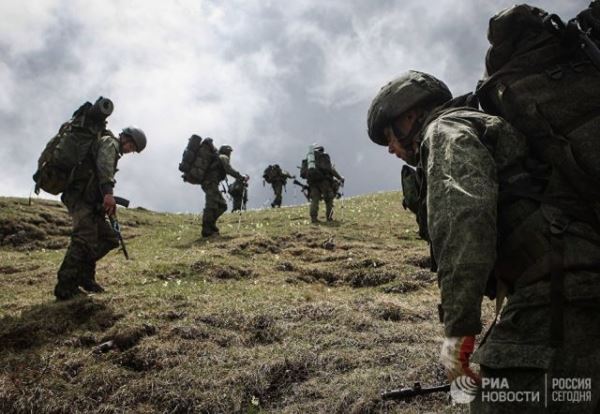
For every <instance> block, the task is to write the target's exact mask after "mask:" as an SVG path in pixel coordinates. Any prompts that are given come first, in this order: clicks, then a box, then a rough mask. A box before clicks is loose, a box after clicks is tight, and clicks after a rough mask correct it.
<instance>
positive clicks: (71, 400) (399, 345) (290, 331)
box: [0, 193, 466, 413]
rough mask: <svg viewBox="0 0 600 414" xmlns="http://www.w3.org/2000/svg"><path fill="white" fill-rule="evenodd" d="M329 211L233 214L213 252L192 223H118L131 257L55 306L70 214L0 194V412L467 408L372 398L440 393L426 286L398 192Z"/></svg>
mask: <svg viewBox="0 0 600 414" xmlns="http://www.w3.org/2000/svg"><path fill="white" fill-rule="evenodd" d="M342 206H343V207H342ZM336 207H337V211H336V216H337V219H338V221H336V222H334V223H331V224H320V225H311V224H309V222H308V220H307V218H308V207H307V206H306V205H304V206H298V207H289V208H282V209H278V210H262V211H248V212H244V213H243V214H242V215H241V216H240V215H238V214H226V215H224V216H223V218H222V220H221V221H220V222H219V223H220V224H219V226H220V228H221V233H222V236H220V237H217V238H214V239H210V240H202V239H199V234H200V220H199V218H198V216H195V215H185V214H181V215H176V214H164V213H154V212H150V211H146V210H143V209H136V210H124V209H120V210H119V217H120V220H121V224H122V232H123V234H124V236H125V238H126V243H127V247H128V250H129V253H130V255H131V257H132V260H130V261H126V260H125V259H124V257H123V256H122V254H121V252H120V251H114V252H112V253H111V254H109V255H108V256H107V257H106V258H105V259H104V260H102V261H101V262H99V265H98V276H97V279H98V281H99V282H100V283H101V284H102V285H103V286H104V287H105V288H106V289H107V292H106V293H104V294H100V295H93V296H89V297H87V298H84V299H78V300H74V301H69V302H66V303H56V302H54V297H53V296H52V288H53V286H54V284H55V281H56V270H57V268H58V266H59V265H60V262H61V260H62V256H63V254H64V247H65V246H66V243H67V242H68V232H69V221H68V215H67V214H66V212H65V211H64V207H62V206H61V205H60V204H57V203H53V202H49V201H40V200H36V201H34V203H33V205H32V206H29V205H27V201H26V200H22V199H10V198H1V199H0V243H1V247H0V262H1V263H2V264H1V265H0V347H1V348H0V349H1V351H0V366H1V367H2V370H1V372H0V411H1V412H29V411H32V412H36V413H44V412H98V413H100V412H101V413H112V412H140V413H150V412H173V413H179V412H181V413H183V412H206V413H217V412H223V413H230V412H254V413H257V412H273V413H275V412H277V413H280V412H283V413H305V412H328V413H329V412H338V413H347V412H356V413H359V412H360V413H362V412H381V411H385V412H403V413H404V412H406V413H417V412H426V411H435V412H440V411H446V412H461V410H462V409H464V408H466V407H454V408H453V407H450V406H449V405H448V403H447V396H445V395H443V394H442V395H432V396H427V397H422V398H417V399H415V400H413V401H412V402H410V403H404V402H402V403H398V402H383V401H381V400H380V398H379V393H380V392H381V391H382V390H384V389H389V388H396V387H399V386H400V385H402V384H404V385H412V383H413V382H415V381H422V382H423V384H424V385H435V384H440V383H442V382H444V381H445V378H444V372H443V370H442V369H441V367H440V366H439V364H437V362H436V361H437V357H438V349H439V346H440V343H441V335H442V329H441V326H440V324H439V323H438V321H437V310H436V306H437V303H438V301H439V299H438V296H439V294H438V290H437V286H436V278H435V274H433V273H431V272H429V270H428V266H429V259H428V254H427V252H428V248H427V246H426V244H425V243H424V242H422V241H420V240H419V239H418V236H417V229H416V225H415V223H414V220H413V218H412V217H411V216H410V214H408V213H407V212H405V211H404V210H402V208H401V206H400V194H399V193H383V194H374V195H369V196H363V197H356V198H351V199H346V200H344V202H343V203H342V202H340V200H337V204H336ZM321 213H322V212H321Z"/></svg>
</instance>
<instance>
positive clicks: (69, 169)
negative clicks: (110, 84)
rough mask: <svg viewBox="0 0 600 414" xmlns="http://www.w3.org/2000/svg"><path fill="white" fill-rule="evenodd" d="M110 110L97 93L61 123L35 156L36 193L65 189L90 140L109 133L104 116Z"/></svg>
mask: <svg viewBox="0 0 600 414" xmlns="http://www.w3.org/2000/svg"><path fill="white" fill-rule="evenodd" d="M112 111H113V103H112V101H111V100H110V99H107V98H103V97H102V96H101V97H99V98H98V99H97V100H96V102H95V103H94V104H93V105H92V103H90V102H86V103H84V104H83V105H81V106H80V107H79V109H77V110H76V111H75V112H74V113H73V116H72V117H71V119H70V120H69V121H67V122H65V123H64V124H62V125H61V127H60V129H59V130H58V133H57V134H56V135H55V136H54V137H52V138H51V139H50V141H49V142H48V144H46V147H45V148H44V150H43V151H42V155H40V158H39V159H38V169H37V171H36V172H35V174H34V175H33V181H35V193H36V194H39V192H40V189H41V190H44V191H45V192H47V193H50V194H54V195H57V194H60V193H62V192H64V191H65V190H66V188H67V187H68V186H69V183H70V182H71V180H72V178H73V175H74V172H75V170H76V168H77V166H79V165H81V163H83V162H84V161H85V159H86V158H87V156H88V154H89V152H90V149H91V148H92V145H93V144H94V142H96V141H98V140H99V139H100V138H101V137H102V136H103V135H106V134H111V132H110V131H108V130H106V118H107V117H108V116H109V115H110V114H111V113H112ZM111 135H112V134H111Z"/></svg>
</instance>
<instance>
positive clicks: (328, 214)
mask: <svg viewBox="0 0 600 414" xmlns="http://www.w3.org/2000/svg"><path fill="white" fill-rule="evenodd" d="M325 214H326V217H327V221H333V208H327V210H326V212H325Z"/></svg>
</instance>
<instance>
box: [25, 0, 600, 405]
mask: <svg viewBox="0 0 600 414" xmlns="http://www.w3.org/2000/svg"><path fill="white" fill-rule="evenodd" d="M548 22H550V23H552V24H551V25H548V24H547V23H548ZM561 23H562V22H561ZM575 23H576V24H575V26H572V25H571V26H570V27H571V31H573V30H575V32H574V33H575V34H576V35H577V36H572V33H569V32H566V31H565V32H558V33H555V32H556V31H557V30H559V29H560V28H561V27H563V28H564V24H563V25H562V26H561V25H560V24H558V23H557V20H556V17H555V16H553V15H548V14H547V13H545V12H543V11H542V10H540V9H537V8H532V7H529V6H526V5H521V6H515V7H513V8H511V9H509V10H506V11H504V12H502V13H500V14H498V15H497V16H495V17H494V18H493V19H492V20H491V23H490V33H489V34H490V41H491V42H492V46H491V48H490V50H489V51H488V55H487V58H486V67H487V76H486V78H485V79H484V80H483V82H481V83H479V84H478V86H477V90H476V95H473V94H467V95H463V96H458V97H453V95H452V93H451V92H450V90H449V88H448V87H447V86H446V84H445V83H444V82H442V81H441V80H439V79H437V78H436V77H434V76H432V75H430V74H427V73H423V72H417V71H409V72H406V73H404V74H403V75H401V76H399V77H398V78H396V79H394V80H393V81H391V82H389V83H388V84H386V85H384V86H383V87H382V88H381V90H380V91H379V93H378V94H377V95H376V96H375V98H374V99H373V102H372V104H371V107H370V109H369V112H368V120H367V122H368V135H369V137H370V139H371V140H372V141H373V142H374V143H376V144H378V145H382V146H386V147H387V149H388V151H389V152H390V153H391V154H394V155H396V156H397V157H399V158H401V159H402V160H404V161H405V162H406V163H407V164H408V165H410V166H413V167H415V169H412V168H410V167H408V166H405V168H404V169H403V173H402V177H403V190H404V197H405V201H404V205H405V206H406V207H407V208H409V209H410V210H411V211H413V212H414V213H415V214H416V216H417V221H418V224H419V233H420V235H421V236H422V237H423V238H424V239H425V240H426V241H427V242H428V243H429V245H430V247H431V258H432V260H431V262H432V270H434V271H437V275H438V283H439V286H440V291H441V304H440V306H439V314H440V320H441V322H442V323H443V325H444V340H443V343H442V346H441V350H440V362H441V363H442V364H443V365H444V367H445V368H446V372H447V374H448V378H449V380H450V381H459V380H460V379H461V378H462V379H463V380H462V382H460V381H459V382H454V384H457V383H458V385H460V384H463V385H464V384H467V385H468V387H471V386H473V388H472V389H474V390H476V395H475V394H473V395H470V394H469V395H467V397H469V400H470V401H471V408H472V412H473V413H478V414H482V413H546V412H561V413H567V412H568V413H598V412H600V329H599V326H600V278H599V277H600V271H599V269H600V194H599V191H598V188H599V185H598V183H599V182H600V168H599V167H598V162H597V160H598V159H600V145H599V144H598V131H599V125H600V115H598V114H599V113H600V112H599V108H600V50H599V49H598V47H597V45H598V44H599V43H600V2H597V1H595V2H592V4H591V5H590V8H589V9H587V10H585V11H584V12H582V13H581V14H580V15H578V17H577V20H576V21H575ZM492 29H494V30H492ZM583 29H585V30H583ZM578 31H581V32H578ZM581 39H584V40H585V41H586V42H585V43H582V40H581ZM540 45H541V46H540ZM542 46H543V48H542V49H540V48H541V47H542ZM478 100H479V102H478ZM557 103H559V104H557ZM479 104H481V108H482V109H483V110H481V109H479ZM82 108H83V109H82ZM82 108H80V110H78V111H76V113H75V114H74V117H73V119H72V121H71V122H70V123H67V124H65V125H63V127H61V130H60V131H59V134H58V135H57V137H55V138H54V139H53V140H52V141H51V142H50V143H49V144H48V147H47V149H46V150H45V151H44V153H43V154H42V157H41V158H40V163H39V170H38V173H36V176H35V177H34V178H35V179H36V187H38V188H42V189H44V190H46V191H50V192H53V191H54V192H53V193H54V194H58V193H59V192H62V193H63V195H62V200H63V202H64V203H65V205H66V206H67V208H68V210H69V213H70V214H71V216H72V218H73V233H72V237H71V244H70V246H69V248H68V250H67V253H66V256H65V259H64V261H63V263H62V265H61V268H60V270H59V272H58V283H57V285H56V288H55V295H56V297H57V299H59V300H65V299H70V298H72V297H74V296H76V295H79V294H82V292H81V291H80V290H79V287H81V288H83V289H85V290H87V291H92V292H94V291H101V290H102V288H101V287H100V286H99V285H98V284H97V283H96V282H95V279H94V275H95V263H96V261H97V260H98V259H100V258H101V257H102V256H103V255H105V254H106V253H107V252H108V251H109V250H110V249H112V248H114V247H116V239H115V237H114V234H113V232H112V231H111V229H110V228H109V225H108V223H107V221H106V219H105V217H106V216H109V217H110V216H112V215H114V211H115V203H116V202H115V198H114V197H113V195H112V193H113V187H114V183H115V181H114V174H115V172H116V164H117V161H118V159H119V158H120V156H121V155H123V154H128V153H131V152H134V151H135V152H141V151H142V150H143V149H144V147H145V146H146V137H145V135H144V133H143V131H141V130H140V129H139V128H136V127H128V128H125V129H123V131H122V132H121V133H120V134H119V136H118V137H114V136H113V135H112V133H110V131H108V130H107V129H106V123H105V119H106V116H107V115H106V114H107V113H110V112H111V111H112V107H111V106H110V105H108V104H107V103H106V102H100V104H99V105H98V102H97V103H96V104H94V105H93V106H92V105H91V104H89V105H87V106H85V108H84V107H82ZM88 121H89V122H88ZM100 121H102V122H100ZM75 134H82V135H85V136H86V137H88V138H86V140H87V141H85V142H89V151H87V152H85V154H86V155H85V157H86V158H85V159H83V160H77V159H72V160H71V162H70V164H69V163H65V164H66V165H67V166H69V165H70V166H71V169H70V170H69V173H68V174H66V175H65V174H63V175H62V176H61V173H60V171H55V170H54V169H52V168H50V167H52V166H53V165H55V164H53V162H54V161H56V160H55V159H54V158H57V157H56V155H53V154H56V153H59V152H60V151H64V149H65V148H68V147H69V146H68V145H53V142H54V143H57V142H60V143H61V144H64V143H65V142H66V143H68V139H67V138H68V137H69V136H71V135H75ZM61 137H62V138H61ZM65 137H66V138H65ZM63 138H64V139H65V140H66V141H64V142H63V141H61V139H63ZM197 138H198V139H196V141H195V142H196V144H198V145H197V147H198V148H196V150H199V146H200V144H201V141H202V140H201V139H200V138H199V137H197ZM205 141H206V140H205ZM79 142H82V141H81V140H79ZM192 152H193V151H192ZM231 152H232V149H231V147H227V146H224V147H221V148H220V150H219V151H218V153H219V155H218V160H213V161H211V163H200V164H201V165H199V166H197V168H199V169H200V170H202V171H201V172H202V174H203V175H205V177H204V179H203V181H201V182H198V184H200V185H202V188H203V190H204V191H205V192H206V194H207V205H206V208H205V211H204V216H205V221H204V222H203V235H207V236H208V235H212V234H214V233H215V232H218V229H216V225H215V224H216V220H217V218H218V217H219V216H220V215H221V214H222V213H223V212H224V211H225V210H226V203H225V201H224V200H223V198H222V196H221V194H220V192H219V189H218V184H219V182H220V181H221V180H222V179H223V178H224V177H225V175H226V174H229V175H231V176H233V177H235V178H236V179H240V180H244V181H245V182H247V181H248V176H244V175H242V174H240V173H239V172H237V171H236V170H234V169H233V168H232V167H231V165H230V154H231ZM79 153H81V151H80V152H79ZM319 153H324V151H323V149H322V148H319V147H313V150H312V151H310V152H309V154H308V155H307V158H306V159H305V161H304V162H303V164H306V178H307V180H308V186H309V191H310V197H311V219H316V218H317V207H318V199H320V198H321V197H323V198H324V199H325V201H326V205H327V213H326V214H327V218H328V219H331V218H332V217H331V213H332V207H333V203H332V201H333V190H332V187H331V184H330V183H326V182H318V181H316V179H317V177H318V176H319V173H318V171H313V173H314V175H313V173H311V172H310V170H311V166H313V170H314V169H315V168H314V165H315V164H316V162H317V160H316V158H317V157H318V155H317V154H319ZM44 154H46V155H44ZM188 155H189V154H188ZM53 157H54V158H53ZM184 158H185V156H184ZM188 158H189V157H188ZM190 159H191V158H190ZM74 161H75V162H74ZM212 165H215V166H216V167H215V168H214V169H213V168H212V167H211V166H212ZM184 167H185V168H184V169H187V168H188V167H190V166H189V165H188V166H184ZM209 167H211V168H209ZM190 168H191V167H190ZM180 169H181V168H180ZM63 171H64V168H63ZM328 174H330V175H331V176H334V177H337V178H338V179H339V180H340V181H342V182H343V178H342V177H341V176H339V174H337V172H335V170H334V169H332V171H330V172H329V173H328ZM184 175H185V173H184ZM289 178H291V177H289ZM61 179H62V181H61ZM184 179H185V177H184ZM60 182H63V183H66V185H59V184H60ZM328 200H329V201H328ZM315 204H316V205H315ZM97 206H101V208H97ZM484 296H487V297H489V298H490V299H494V298H495V299H496V302H497V313H498V314H499V315H497V316H496V318H495V325H493V328H492V329H491V330H490V331H488V333H487V334H486V335H485V336H484V337H483V339H482V340H481V343H480V346H479V348H478V350H477V352H475V353H474V349H475V343H476V342H477V341H476V336H477V335H478V334H479V333H481V331H482V326H483V323H482V309H481V306H482V301H483V298H484ZM504 300H506V304H504V305H503V302H504ZM471 357H473V358H471ZM471 362H477V363H479V365H480V370H479V372H476V371H475V370H473V368H472V366H471ZM465 381H466V382H465ZM574 383H575V384H579V385H581V384H586V387H587V388H586V389H585V390H584V391H586V393H583V394H582V393H579V391H581V389H580V388H577V389H575V391H577V393H576V396H577V400H576V401H566V400H565V398H566V397H568V396H569V395H572V394H573V392H571V394H564V393H561V391H564V390H561V389H560V388H558V389H557V388H555V385H554V384H558V385H560V384H565V385H567V389H566V391H569V389H568V385H569V384H574ZM490 384H492V385H491V387H492V389H490ZM493 384H499V387H500V388H499V389H496V390H494V389H493ZM486 386H487V387H488V388H486ZM465 390H466V391H469V389H468V388H465ZM454 391H455V392H454V394H453V396H456V395H457V394H459V393H457V392H456V391H457V389H456V388H455V389H454ZM458 391H461V390H460V389H458ZM494 391H500V392H504V391H505V392H506V393H508V392H511V391H512V392H514V393H520V394H506V393H505V394H503V395H505V398H508V397H506V396H508V395H513V396H521V397H522V396H523V395H526V396H530V397H531V399H529V400H510V399H506V400H505V401H504V402H502V401H501V402H498V401H497V400H494V399H493V398H486V397H485V395H486V394H485V393H486V392H494ZM549 391H551V392H550V393H549ZM557 393H559V394H557ZM487 395H488V397H489V395H490V394H487ZM493 395H497V394H493ZM556 395H558V396H559V398H557V399H553V398H554V397H555V396H556ZM536 396H537V397H536ZM471 397H472V398H471ZM544 398H550V399H546V400H544Z"/></svg>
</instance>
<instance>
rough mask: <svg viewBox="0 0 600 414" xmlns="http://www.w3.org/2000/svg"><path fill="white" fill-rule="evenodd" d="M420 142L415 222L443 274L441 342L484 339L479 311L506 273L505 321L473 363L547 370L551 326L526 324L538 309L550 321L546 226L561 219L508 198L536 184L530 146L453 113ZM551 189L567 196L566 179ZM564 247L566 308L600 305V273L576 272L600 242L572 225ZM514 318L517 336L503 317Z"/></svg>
mask: <svg viewBox="0 0 600 414" xmlns="http://www.w3.org/2000/svg"><path fill="white" fill-rule="evenodd" d="M421 138H422V143H421V147H420V160H419V165H418V168H417V176H418V178H419V181H420V186H419V187H420V188H419V202H418V204H420V205H421V206H423V207H424V208H423V209H420V210H421V211H423V212H425V213H426V219H425V218H421V219H420V220H419V221H420V222H421V223H425V225H426V229H425V231H424V232H425V233H426V236H427V238H428V239H429V241H430V243H431V248H432V254H433V258H434V259H435V261H436V262H437V266H438V280H439V285H440V290H441V307H442V310H443V323H444V327H445V334H446V335H447V336H464V335H475V334H477V333H479V332H481V329H482V324H481V303H482V300H483V296H484V294H485V293H486V291H487V290H489V287H490V284H489V283H488V281H489V280H495V279H490V278H489V276H490V275H491V274H492V272H494V274H501V272H500V270H504V272H505V273H506V269H509V270H510V271H512V272H513V273H516V274H514V275H513V281H514V284H513V286H512V291H511V292H510V293H509V296H508V302H507V304H506V306H505V308H504V311H503V317H502V319H501V322H500V323H499V324H498V325H497V327H496V328H495V329H494V331H493V332H492V335H491V336H490V338H489V339H488V341H487V342H486V344H485V346H484V347H483V348H482V349H480V350H479V351H478V352H477V353H476V355H475V361H476V362H480V363H483V364H485V365H488V366H495V367H504V366H529V367H531V366H533V367H540V368H544V367H547V364H549V361H550V360H551V355H552V349H551V347H550V345H549V337H550V334H549V330H550V327H549V319H550V318H549V317H546V318H545V319H544V320H543V321H540V320H539V318H538V319H536V318H533V317H530V316H528V315H533V314H534V313H533V311H531V312H529V311H528V310H533V309H537V310H539V309H540V307H541V309H542V315H544V314H546V315H547V313H548V310H547V309H548V307H549V306H550V301H549V297H550V294H549V282H548V280H547V278H544V277H547V276H548V269H547V268H545V267H544V265H543V263H544V257H543V256H544V254H547V253H548V251H549V250H551V249H550V247H549V246H550V238H551V235H550V227H551V226H550V225H549V222H550V221H552V220H553V216H555V217H556V216H560V215H561V214H562V213H561V212H560V211H559V210H558V209H556V208H553V207H551V206H547V205H544V206H542V207H540V204H539V202H536V201H535V200H530V199H527V198H523V197H507V196H506V194H507V188H510V187H511V186H514V183H515V182H518V181H519V180H525V181H527V179H528V178H527V177H529V178H530V175H529V172H528V169H527V168H526V161H527V154H528V150H527V146H526V141H525V139H524V137H523V136H521V135H520V134H519V133H518V132H517V131H516V130H514V129H513V128H512V127H511V126H510V125H509V124H508V123H507V122H506V121H504V120H502V119H501V118H498V117H494V116H491V115H487V114H484V113H481V112H479V111H476V110H473V109H471V108H455V109H448V110H442V111H440V112H438V113H437V114H434V115H432V116H431V117H430V118H429V120H428V121H426V125H425V126H424V128H423V130H422V133H421ZM552 186H556V187H557V188H561V189H562V191H561V192H560V193H561V194H565V193H567V191H566V189H565V186H564V183H561V181H560V178H556V179H553V180H551V183H550V185H549V187H552ZM584 235H585V237H584ZM526 236H527V237H526ZM519 237H521V239H520V241H519ZM564 241H565V243H564V246H565V248H564V263H565V272H566V276H565V295H566V297H567V300H568V301H573V302H577V301H589V300H592V299H593V298H596V301H597V299H598V298H600V278H598V276H599V273H600V272H598V270H597V269H598V268H597V267H596V271H591V272H590V271H585V270H584V271H578V270H577V269H581V264H582V263H587V264H591V263H594V262H595V263H596V264H597V263H600V261H597V260H600V236H598V234H597V233H595V232H594V231H593V229H591V228H590V227H589V226H587V225H586V224H585V223H582V222H573V223H571V224H570V225H569V228H568V230H567V231H566V233H565V235H564ZM520 255H523V256H524V258H521V257H520ZM527 260H529V262H528V263H526V262H527ZM520 262H523V263H520ZM571 265H572V266H571ZM588 268H593V267H591V266H588ZM594 275H595V276H594ZM544 307H545V308H546V310H545V311H544ZM515 309H519V313H520V315H519V317H520V320H519V326H518V328H519V329H516V327H517V325H515V321H511V320H510V318H506V317H505V312H508V314H509V315H510V313H511V312H514V310H515ZM528 312H529V313H528ZM544 312H545V313H544Z"/></svg>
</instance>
